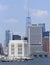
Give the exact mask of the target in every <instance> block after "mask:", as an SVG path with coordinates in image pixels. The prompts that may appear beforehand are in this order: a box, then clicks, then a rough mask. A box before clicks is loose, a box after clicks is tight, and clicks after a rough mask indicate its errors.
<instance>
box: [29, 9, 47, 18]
mask: <svg viewBox="0 0 50 65" xmlns="http://www.w3.org/2000/svg"><path fill="white" fill-rule="evenodd" d="M30 12H31V14H32V16H34V17H36V18H44V17H47V16H48V11H47V10H40V9H38V10H36V9H34V10H33V9H30Z"/></svg>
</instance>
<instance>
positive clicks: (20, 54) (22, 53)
mask: <svg viewBox="0 0 50 65" xmlns="http://www.w3.org/2000/svg"><path fill="white" fill-rule="evenodd" d="M28 52H29V51H28V43H27V40H23V39H20V40H18V39H17V40H10V42H9V52H8V53H9V54H8V56H9V58H10V59H21V58H23V59H24V58H28Z"/></svg>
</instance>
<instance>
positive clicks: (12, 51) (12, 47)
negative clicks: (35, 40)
mask: <svg viewBox="0 0 50 65" xmlns="http://www.w3.org/2000/svg"><path fill="white" fill-rule="evenodd" d="M14 50H15V49H14V44H12V45H11V54H12V55H14V53H15V52H14Z"/></svg>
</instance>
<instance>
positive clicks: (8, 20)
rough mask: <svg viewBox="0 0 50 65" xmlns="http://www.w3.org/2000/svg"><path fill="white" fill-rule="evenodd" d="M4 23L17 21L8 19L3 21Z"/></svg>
mask: <svg viewBox="0 0 50 65" xmlns="http://www.w3.org/2000/svg"><path fill="white" fill-rule="evenodd" d="M4 22H18V20H17V19H15V18H10V19H6V20H4Z"/></svg>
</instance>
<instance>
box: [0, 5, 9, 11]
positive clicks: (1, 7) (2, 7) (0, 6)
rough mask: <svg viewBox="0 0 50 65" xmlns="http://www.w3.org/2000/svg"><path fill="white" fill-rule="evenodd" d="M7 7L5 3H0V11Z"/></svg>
mask: <svg viewBox="0 0 50 65" xmlns="http://www.w3.org/2000/svg"><path fill="white" fill-rule="evenodd" d="M7 9H8V6H7V5H1V4H0V11H5V10H7Z"/></svg>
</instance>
